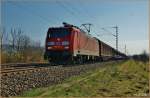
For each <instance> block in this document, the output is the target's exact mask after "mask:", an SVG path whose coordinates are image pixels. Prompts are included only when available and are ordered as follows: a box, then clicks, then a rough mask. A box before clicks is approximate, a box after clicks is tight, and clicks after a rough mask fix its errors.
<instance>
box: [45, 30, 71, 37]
mask: <svg viewBox="0 0 150 98" xmlns="http://www.w3.org/2000/svg"><path fill="white" fill-rule="evenodd" d="M69 34H70V32H69V31H68V30H67V29H54V30H49V31H48V37H49V38H61V37H65V36H68V35H69Z"/></svg>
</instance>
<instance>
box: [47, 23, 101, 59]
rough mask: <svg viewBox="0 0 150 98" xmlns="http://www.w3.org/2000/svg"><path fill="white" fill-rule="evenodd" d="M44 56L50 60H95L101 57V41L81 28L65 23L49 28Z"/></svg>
mask: <svg viewBox="0 0 150 98" xmlns="http://www.w3.org/2000/svg"><path fill="white" fill-rule="evenodd" d="M44 57H45V59H48V60H49V61H50V62H70V61H77V62H81V61H86V60H90V59H91V60H95V59H97V58H98V57H99V43H98V40H96V39H95V38H93V37H90V36H88V35H87V34H86V33H85V32H84V31H82V30H80V29H79V28H77V27H75V26H72V25H68V24H64V27H55V28H49V30H48V32H47V37H46V42H45V55H44Z"/></svg>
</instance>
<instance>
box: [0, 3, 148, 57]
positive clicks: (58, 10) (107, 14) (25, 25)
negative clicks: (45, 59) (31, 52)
mask: <svg viewBox="0 0 150 98" xmlns="http://www.w3.org/2000/svg"><path fill="white" fill-rule="evenodd" d="M1 7H2V25H3V26H4V27H5V28H6V31H8V32H9V31H10V29H11V27H13V28H21V29H22V30H23V31H24V33H25V34H26V35H28V36H30V37H31V38H32V39H33V40H38V41H41V44H42V45H44V42H45V36H46V32H47V29H48V28H49V27H52V26H53V27H54V26H61V25H62V22H63V21H65V22H68V23H71V24H75V25H77V26H80V25H81V24H82V23H92V24H93V26H92V27H91V35H92V36H97V35H98V34H99V35H100V36H97V37H98V38H99V39H100V40H102V41H104V42H106V43H107V44H109V45H111V46H113V47H115V38H114V37H113V36H111V35H110V34H108V33H107V32H106V31H104V30H102V29H101V28H105V29H107V30H109V31H110V32H112V33H115V29H113V28H110V27H113V26H116V25H117V26H118V27H119V50H120V51H122V52H124V46H125V44H126V47H127V52H128V54H135V53H141V52H142V51H143V50H147V51H148V0H38V1H36V0H31V1H30V0H24V1H13V0H12V1H11V2H9V1H8V0H4V1H3V2H2V4H1Z"/></svg>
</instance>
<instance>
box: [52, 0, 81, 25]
mask: <svg viewBox="0 0 150 98" xmlns="http://www.w3.org/2000/svg"><path fill="white" fill-rule="evenodd" d="M55 2H56V3H57V4H58V5H59V6H61V7H62V8H63V9H64V10H66V11H67V12H68V13H70V14H71V15H72V16H77V15H76V14H75V13H74V11H72V10H70V9H69V8H68V7H66V6H65V4H64V3H62V2H61V1H59V0H56V1H55ZM77 17H78V16H77ZM74 19H76V20H77V21H78V22H80V23H81V22H82V20H81V19H80V18H78V19H77V18H74Z"/></svg>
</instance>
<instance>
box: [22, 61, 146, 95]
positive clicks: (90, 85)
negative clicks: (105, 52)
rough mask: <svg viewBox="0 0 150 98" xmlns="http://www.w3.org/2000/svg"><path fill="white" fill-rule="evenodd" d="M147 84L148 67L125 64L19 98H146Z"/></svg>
mask: <svg viewBox="0 0 150 98" xmlns="http://www.w3.org/2000/svg"><path fill="white" fill-rule="evenodd" d="M148 82H149V79H148V64H143V63H142V62H135V61H133V60H128V61H126V62H123V63H118V64H116V63H113V64H111V65H110V66H106V67H101V68H99V69H96V70H94V71H89V72H87V73H85V74H82V75H80V76H75V77H71V78H69V79H67V80H65V81H64V83H63V84H58V85H53V86H50V87H47V88H38V89H33V90H31V91H27V92H24V93H23V95H22V96H28V97H34V96H35V97H42V96H43V97H67V96H74V97H86V96H89V97H94V96H96V97H98V96H145V95H146V94H148V87H149V84H148Z"/></svg>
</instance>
